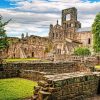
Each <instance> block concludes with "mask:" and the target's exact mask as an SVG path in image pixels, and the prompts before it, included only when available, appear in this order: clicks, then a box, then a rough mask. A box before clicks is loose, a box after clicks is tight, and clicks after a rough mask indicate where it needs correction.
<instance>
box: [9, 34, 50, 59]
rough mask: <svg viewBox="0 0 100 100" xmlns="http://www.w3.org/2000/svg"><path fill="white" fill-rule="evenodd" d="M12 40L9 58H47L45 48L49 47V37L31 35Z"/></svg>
mask: <svg viewBox="0 0 100 100" xmlns="http://www.w3.org/2000/svg"><path fill="white" fill-rule="evenodd" d="M9 41H12V42H11V43H10V45H9V48H8V52H7V58H42V59H43V58H45V55H46V52H45V48H48V46H49V44H50V43H51V41H50V40H49V38H47V37H39V36H34V35H32V36H29V37H25V38H22V39H19V41H17V42H14V40H12V38H11V40H10V38H9Z"/></svg>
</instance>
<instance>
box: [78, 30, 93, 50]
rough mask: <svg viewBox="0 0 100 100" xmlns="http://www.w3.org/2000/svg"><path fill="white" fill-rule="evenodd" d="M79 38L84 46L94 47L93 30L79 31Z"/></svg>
mask: <svg viewBox="0 0 100 100" xmlns="http://www.w3.org/2000/svg"><path fill="white" fill-rule="evenodd" d="M76 38H77V40H79V41H80V42H81V43H82V44H83V47H88V48H90V50H91V49H92V48H93V34H92V32H88V31H87V32H77V37H76Z"/></svg>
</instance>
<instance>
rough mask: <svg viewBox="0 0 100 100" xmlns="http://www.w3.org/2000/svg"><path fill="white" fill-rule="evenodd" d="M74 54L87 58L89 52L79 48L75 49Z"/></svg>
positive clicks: (86, 49)
mask: <svg viewBox="0 0 100 100" xmlns="http://www.w3.org/2000/svg"><path fill="white" fill-rule="evenodd" d="M74 54H75V55H77V56H88V55H90V54H91V52H90V50H89V49H88V48H81V47H79V48H76V49H75V51H74Z"/></svg>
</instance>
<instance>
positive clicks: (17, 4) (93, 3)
mask: <svg viewBox="0 0 100 100" xmlns="http://www.w3.org/2000/svg"><path fill="white" fill-rule="evenodd" d="M70 7H76V8H77V10H78V21H80V22H81V23H82V27H91V25H92V23H93V21H94V18H95V16H96V14H97V13H98V12H100V0H0V15H2V16H3V18H4V21H6V20H9V19H12V21H11V22H10V23H9V24H8V25H7V26H6V27H5V29H6V31H7V35H8V36H10V37H20V36H21V34H22V33H24V34H26V33H27V32H28V33H29V35H37V36H48V33H49V25H50V24H53V25H55V24H56V21H57V20H59V24H61V11H62V9H66V8H70Z"/></svg>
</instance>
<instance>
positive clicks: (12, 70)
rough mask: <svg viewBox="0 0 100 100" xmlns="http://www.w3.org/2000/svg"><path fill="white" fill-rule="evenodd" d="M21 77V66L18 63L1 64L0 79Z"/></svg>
mask: <svg viewBox="0 0 100 100" xmlns="http://www.w3.org/2000/svg"><path fill="white" fill-rule="evenodd" d="M12 77H19V68H18V66H16V64H15V65H14V66H13V65H10V66H8V65H7V64H0V79H2V78H12Z"/></svg>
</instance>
